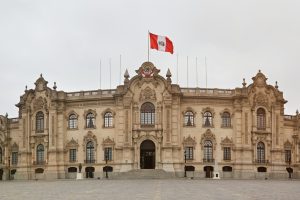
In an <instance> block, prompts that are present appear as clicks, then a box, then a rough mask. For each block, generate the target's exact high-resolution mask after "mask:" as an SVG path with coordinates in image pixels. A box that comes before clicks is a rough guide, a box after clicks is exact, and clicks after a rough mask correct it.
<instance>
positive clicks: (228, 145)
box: [221, 136, 233, 147]
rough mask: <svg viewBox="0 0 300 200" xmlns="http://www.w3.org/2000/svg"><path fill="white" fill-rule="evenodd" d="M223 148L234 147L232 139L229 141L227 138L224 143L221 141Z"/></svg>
mask: <svg viewBox="0 0 300 200" xmlns="http://www.w3.org/2000/svg"><path fill="white" fill-rule="evenodd" d="M221 146H222V147H224V146H226V147H232V146H233V142H232V139H229V138H228V137H227V136H226V138H224V139H223V140H222V141H221Z"/></svg>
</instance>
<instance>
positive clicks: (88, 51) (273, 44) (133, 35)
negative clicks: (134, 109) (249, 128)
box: [0, 0, 300, 117]
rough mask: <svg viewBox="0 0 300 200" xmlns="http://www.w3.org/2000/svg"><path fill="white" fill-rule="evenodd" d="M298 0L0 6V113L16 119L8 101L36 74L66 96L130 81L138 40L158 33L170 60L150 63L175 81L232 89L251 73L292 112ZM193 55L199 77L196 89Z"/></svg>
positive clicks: (23, 1)
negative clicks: (168, 44)
mask: <svg viewBox="0 0 300 200" xmlns="http://www.w3.org/2000/svg"><path fill="white" fill-rule="evenodd" d="M299 10H300V1H299V0H207V1H204V0H193V1H190V0H184V1H183V0H172V1H163V0H151V1H149V0H148V1H144V0H119V1H116V0H105V1H104V0H82V1H78V0H70V1H66V0H57V1H56V0H53V1H49V0H47V1H43V0H36V1H33V0H18V1H17V0H9V1H5V0H1V1H0V94H1V98H0V115H1V114H2V115H5V113H6V112H7V113H8V114H9V117H17V115H18V114H17V111H18V110H17V108H16V107H15V104H16V103H18V102H19V96H20V95H22V94H23V93H24V89H25V85H28V89H31V88H34V82H35V81H36V79H37V78H38V77H39V75H40V73H42V74H43V76H44V78H45V79H46V80H47V81H48V82H49V84H48V86H49V87H52V86H53V82H54V81H56V82H57V87H58V88H57V89H58V90H64V91H67V92H71V91H80V90H95V89H99V87H100V81H99V80H100V78H99V77H100V75H99V74H100V72H99V71H100V70H99V62H100V59H101V63H102V79H101V80H102V81H101V82H102V83H101V86H102V89H109V88H110V81H109V59H111V63H112V78H111V85H112V88H115V87H116V86H117V85H118V84H119V81H120V76H119V74H120V71H119V62H120V61H119V58H120V55H122V82H123V73H124V70H125V69H126V68H128V70H129V74H130V75H131V77H132V76H133V75H135V71H134V70H135V69H137V68H138V67H139V66H140V65H141V64H142V63H143V62H144V61H146V60H147V42H148V40H147V34H148V30H150V32H153V33H156V34H159V35H167V36H168V37H169V38H170V39H171V40H172V41H173V44H174V54H173V55H171V54H169V53H163V52H156V51H154V50H151V51H150V61H152V62H153V63H154V64H155V65H156V66H157V67H158V68H159V69H161V75H163V76H165V74H166V71H167V68H170V70H171V72H172V74H173V77H172V78H173V82H174V83H176V82H177V73H176V54H178V57H179V75H178V82H179V84H180V85H181V87H186V86H187V64H186V63H187V56H188V57H189V81H188V86H189V87H196V86H197V85H198V86H199V87H205V64H204V63H205V62H204V58H205V56H206V57H207V68H208V87H209V88H224V89H229V88H230V89H234V88H235V87H241V86H242V79H243V78H245V79H246V82H247V83H248V84H250V83H251V82H252V80H251V78H252V77H253V76H255V75H256V73H257V72H258V70H259V69H261V70H262V72H263V73H264V74H265V75H266V76H267V77H268V83H269V84H271V85H274V84H275V81H278V84H279V89H280V90H281V91H283V92H284V98H285V99H286V100H288V103H287V104H286V105H285V108H286V109H285V113H286V114H294V113H295V111H296V109H299V108H300V84H299V74H300V69H299V67H300V55H299V52H300V39H299V37H300V12H299ZM196 57H198V78H199V81H198V83H196V75H195V71H196V70H195V69H196V67H195V66H196V64H195V63H196Z"/></svg>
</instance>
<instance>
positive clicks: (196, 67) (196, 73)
mask: <svg viewBox="0 0 300 200" xmlns="http://www.w3.org/2000/svg"><path fill="white" fill-rule="evenodd" d="M196 85H197V87H198V86H199V85H198V58H197V57H196Z"/></svg>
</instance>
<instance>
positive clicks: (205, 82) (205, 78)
mask: <svg viewBox="0 0 300 200" xmlns="http://www.w3.org/2000/svg"><path fill="white" fill-rule="evenodd" d="M205 85H206V89H207V64H206V56H205Z"/></svg>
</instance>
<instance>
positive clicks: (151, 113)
mask: <svg viewBox="0 0 300 200" xmlns="http://www.w3.org/2000/svg"><path fill="white" fill-rule="evenodd" d="M154 123H155V108H154V105H153V104H152V103H149V102H147V103H144V104H143V105H142V106H141V125H144V126H154Z"/></svg>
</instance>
